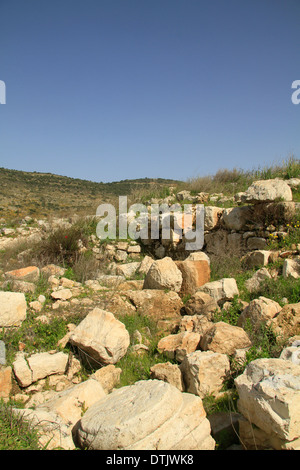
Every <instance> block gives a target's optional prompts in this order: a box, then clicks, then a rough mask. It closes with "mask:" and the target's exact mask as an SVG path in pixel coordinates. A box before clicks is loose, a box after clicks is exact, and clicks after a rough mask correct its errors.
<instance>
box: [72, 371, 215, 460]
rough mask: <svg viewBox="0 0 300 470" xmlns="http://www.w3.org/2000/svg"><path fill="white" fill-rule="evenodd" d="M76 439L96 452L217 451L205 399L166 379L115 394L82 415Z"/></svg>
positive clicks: (140, 384) (147, 381)
mask: <svg viewBox="0 0 300 470" xmlns="http://www.w3.org/2000/svg"><path fill="white" fill-rule="evenodd" d="M76 440H77V442H78V445H79V446H80V447H81V448H89V449H91V450H156V451H157V450H192V449H197V450H205V449H207V450H213V449H214V447H215V441H214V440H213V439H212V437H211V435H210V424H209V421H208V420H207V419H206V413H205V411H204V408H203V405H202V400H201V399H200V398H199V397H196V396H193V395H190V394H187V393H181V392H180V391H179V390H178V389H177V388H176V387H174V386H172V385H170V384H168V383H166V382H163V381H161V380H144V381H140V382H136V383H135V384H134V385H130V386H127V387H122V388H120V389H118V390H115V391H113V392H112V393H111V394H110V395H108V396H107V398H104V399H102V400H100V401H98V402H97V403H95V404H94V405H92V406H91V407H90V408H89V410H88V411H87V412H86V413H85V414H84V415H83V417H82V418H81V420H80V422H79V423H78V427H77V433H76Z"/></svg>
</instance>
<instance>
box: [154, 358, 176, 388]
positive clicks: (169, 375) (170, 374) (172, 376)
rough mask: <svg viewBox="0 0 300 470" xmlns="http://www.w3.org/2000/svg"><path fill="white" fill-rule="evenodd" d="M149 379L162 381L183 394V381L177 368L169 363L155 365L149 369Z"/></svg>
mask: <svg viewBox="0 0 300 470" xmlns="http://www.w3.org/2000/svg"><path fill="white" fill-rule="evenodd" d="M150 378H151V379H153V380H154V379H157V380H163V381H164V382H167V383H169V384H171V385H173V386H174V387H176V388H178V390H180V391H181V392H183V390H184V388H183V380H182V374H181V370H180V368H179V366H178V365H177V364H171V362H162V363H159V364H155V365H154V366H152V367H151V368H150Z"/></svg>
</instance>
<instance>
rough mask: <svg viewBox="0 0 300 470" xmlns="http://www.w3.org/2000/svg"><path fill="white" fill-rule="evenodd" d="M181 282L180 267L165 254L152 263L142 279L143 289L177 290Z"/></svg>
mask: <svg viewBox="0 0 300 470" xmlns="http://www.w3.org/2000/svg"><path fill="white" fill-rule="evenodd" d="M181 284H182V274H181V271H180V269H179V268H178V267H177V266H176V263H175V262H174V261H173V260H172V259H171V258H169V257H168V256H166V257H165V258H163V259H160V260H157V261H154V262H153V263H152V265H151V267H150V269H149V271H148V273H147V275H146V278H145V281H144V289H161V290H165V289H170V290H172V291H175V292H179V291H180V289H181Z"/></svg>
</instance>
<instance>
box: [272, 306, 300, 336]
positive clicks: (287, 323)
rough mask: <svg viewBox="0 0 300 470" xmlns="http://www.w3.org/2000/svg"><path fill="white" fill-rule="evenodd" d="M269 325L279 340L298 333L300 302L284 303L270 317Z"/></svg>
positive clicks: (299, 327)
mask: <svg viewBox="0 0 300 470" xmlns="http://www.w3.org/2000/svg"><path fill="white" fill-rule="evenodd" d="M271 327H272V329H273V330H274V332H275V334H276V335H278V340H279V341H280V340H282V339H286V338H291V337H292V336H296V335H300V302H299V303H297V304H287V305H285V306H284V307H283V308H282V310H281V311H280V312H279V313H278V315H276V317H275V318H273V319H272V322H271Z"/></svg>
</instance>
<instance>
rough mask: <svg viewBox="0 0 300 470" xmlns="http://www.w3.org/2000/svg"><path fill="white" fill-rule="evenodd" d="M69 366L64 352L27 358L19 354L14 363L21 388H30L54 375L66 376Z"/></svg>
mask: <svg viewBox="0 0 300 470" xmlns="http://www.w3.org/2000/svg"><path fill="white" fill-rule="evenodd" d="M67 364H68V355H67V354H65V353H63V352H53V353H52V354H51V353H50V352H43V353H36V354H32V355H31V356H26V355H25V354H24V352H19V353H18V354H17V355H16V358H15V361H14V362H13V371H14V375H15V377H16V379H17V381H18V383H19V385H20V386H21V387H28V386H29V385H31V384H32V383H33V382H36V381H37V380H40V379H43V378H45V377H48V376H50V375H53V374H64V373H65V371H66V368H67Z"/></svg>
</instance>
